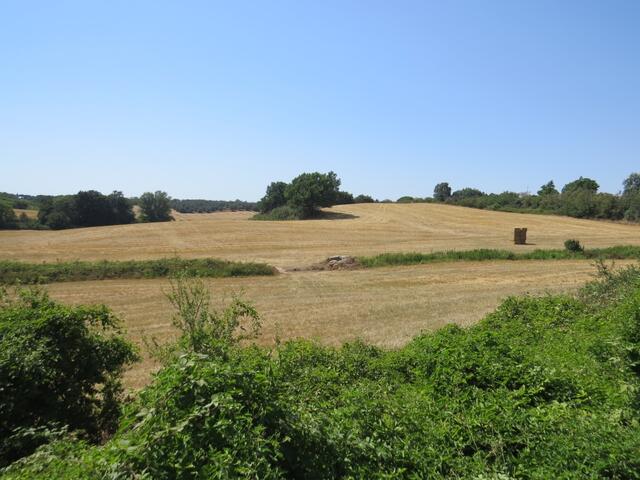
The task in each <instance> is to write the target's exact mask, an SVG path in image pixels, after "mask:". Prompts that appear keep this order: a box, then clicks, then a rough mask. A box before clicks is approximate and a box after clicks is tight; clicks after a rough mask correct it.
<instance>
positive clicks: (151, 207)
mask: <svg viewBox="0 0 640 480" xmlns="http://www.w3.org/2000/svg"><path fill="white" fill-rule="evenodd" d="M138 205H140V210H141V218H142V220H143V221H145V222H168V221H170V220H173V217H172V216H171V197H170V196H169V195H167V192H162V191H160V190H158V191H156V192H154V193H151V192H145V193H143V194H142V195H140V199H139V201H138Z"/></svg>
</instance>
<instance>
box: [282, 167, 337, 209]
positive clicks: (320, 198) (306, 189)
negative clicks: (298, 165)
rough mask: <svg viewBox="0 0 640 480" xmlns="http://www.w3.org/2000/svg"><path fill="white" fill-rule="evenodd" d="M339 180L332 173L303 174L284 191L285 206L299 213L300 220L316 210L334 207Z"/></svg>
mask: <svg viewBox="0 0 640 480" xmlns="http://www.w3.org/2000/svg"><path fill="white" fill-rule="evenodd" d="M339 188H340V179H339V178H338V176H337V175H336V174H335V173H334V172H329V173H324V174H323V173H319V172H313V173H303V174H301V175H298V176H297V177H296V178H294V179H293V180H292V181H291V183H290V184H289V185H287V188H286V189H285V198H286V200H287V204H288V205H289V206H291V207H292V208H294V209H296V210H297V211H298V212H299V213H300V218H308V217H311V216H313V215H314V214H315V213H316V212H317V210H318V208H321V207H330V206H331V205H335V202H336V199H337V197H338V192H339Z"/></svg>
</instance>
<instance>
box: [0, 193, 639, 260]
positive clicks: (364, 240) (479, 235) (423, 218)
mask: <svg viewBox="0 0 640 480" xmlns="http://www.w3.org/2000/svg"><path fill="white" fill-rule="evenodd" d="M331 211H332V212H337V213H341V214H344V215H347V216H348V215H351V216H353V217H354V218H346V219H336V220H307V221H304V222H300V221H292V222H263V221H249V220H248V218H249V217H250V216H251V214H250V213H246V212H222V213H212V214H191V215H180V214H176V221H175V222H171V223H156V224H134V225H117V226H110V227H97V228H85V229H74V230H65V231H57V232H54V231H3V232H0V258H2V259H14V260H29V261H47V262H51V261H56V260H100V259H111V260H124V259H146V258H158V257H165V256H172V255H180V256H182V257H218V258H223V259H229V260H244V261H261V262H267V263H270V264H272V265H274V266H279V267H284V268H290V267H296V266H305V265H309V264H312V263H315V262H318V261H320V260H322V259H323V258H325V257H327V256H330V255H337V254H344V255H375V254H378V253H383V252H407V251H418V252H430V251H439V250H449V249H462V250H467V249H474V248H509V249H514V248H516V247H514V245H513V243H512V236H513V228H514V227H528V228H529V236H528V241H529V242H530V243H531V245H527V246H521V247H517V248H518V250H531V249H535V248H562V245H563V242H564V240H566V239H567V238H577V239H579V240H580V241H581V242H582V243H584V244H585V245H586V246H587V247H602V246H609V245H620V244H636V245H638V244H640V227H639V226H637V225H627V224H622V223H612V222H599V221H593V220H579V219H573V218H567V217H558V216H546V215H525V214H517V213H504V212H491V211H484V210H476V209H470V208H464V207H454V206H448V205H437V204H360V205H343V206H338V207H334V208H332V209H331Z"/></svg>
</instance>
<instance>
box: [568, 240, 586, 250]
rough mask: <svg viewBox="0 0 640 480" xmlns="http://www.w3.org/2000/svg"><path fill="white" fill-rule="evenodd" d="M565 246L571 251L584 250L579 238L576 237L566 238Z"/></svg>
mask: <svg viewBox="0 0 640 480" xmlns="http://www.w3.org/2000/svg"><path fill="white" fill-rule="evenodd" d="M564 248H565V249H566V250H567V251H569V252H584V247H583V246H582V245H580V242H579V241H578V240H574V239H569V240H565V242H564Z"/></svg>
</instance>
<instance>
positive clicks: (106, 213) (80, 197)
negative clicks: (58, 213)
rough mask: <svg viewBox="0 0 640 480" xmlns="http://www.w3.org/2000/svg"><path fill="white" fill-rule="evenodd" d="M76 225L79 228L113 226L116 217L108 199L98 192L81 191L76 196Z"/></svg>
mask: <svg viewBox="0 0 640 480" xmlns="http://www.w3.org/2000/svg"><path fill="white" fill-rule="evenodd" d="M74 202H75V213H76V216H75V218H74V219H73V220H74V222H73V223H74V224H75V225H77V226H79V227H95V226H98V225H112V224H113V223H114V221H113V220H114V218H113V217H114V215H113V214H112V211H111V208H110V206H109V202H108V200H107V197H105V196H104V195H103V194H102V193H100V192H97V191H96V190H88V191H86V192H83V191H80V192H78V193H77V194H76V195H75V198H74Z"/></svg>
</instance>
